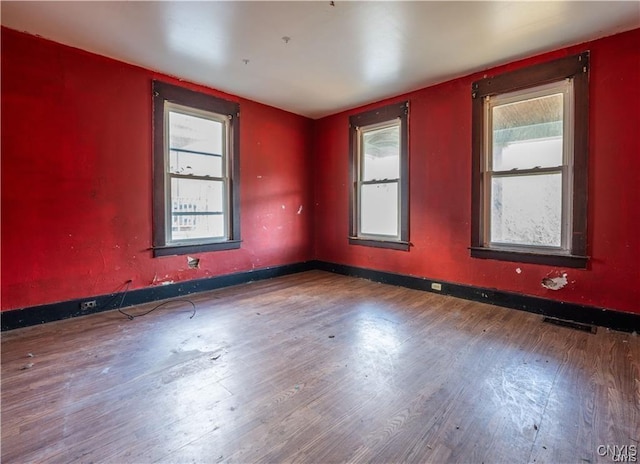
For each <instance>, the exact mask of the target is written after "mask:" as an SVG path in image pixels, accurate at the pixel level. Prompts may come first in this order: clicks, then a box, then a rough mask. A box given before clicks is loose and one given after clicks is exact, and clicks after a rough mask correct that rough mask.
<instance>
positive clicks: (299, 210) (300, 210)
mask: <svg viewBox="0 0 640 464" xmlns="http://www.w3.org/2000/svg"><path fill="white" fill-rule="evenodd" d="M298 214H302V205H300V208H298Z"/></svg>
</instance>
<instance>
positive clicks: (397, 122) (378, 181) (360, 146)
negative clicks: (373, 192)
mask: <svg viewBox="0 0 640 464" xmlns="http://www.w3.org/2000/svg"><path fill="white" fill-rule="evenodd" d="M391 127H397V128H398V131H399V132H400V131H402V121H401V120H400V118H396V119H393V120H390V121H384V122H381V123H377V124H370V125H368V126H361V127H358V128H357V129H356V131H357V134H358V148H357V150H358V168H357V169H358V180H357V186H356V190H357V209H356V215H357V223H358V228H357V231H356V236H357V237H358V238H364V239H372V240H391V241H399V240H400V236H401V224H400V221H401V213H402V192H401V189H400V182H401V177H400V175H401V173H400V169H399V170H398V177H396V178H394V179H387V178H385V179H372V180H363V177H364V163H365V160H364V155H365V153H364V136H365V134H366V133H367V132H371V131H376V130H380V129H387V128H391ZM399 143H400V142H399ZM400 148H401V147H400V146H398V158H399V159H398V163H400V158H401V154H400ZM385 184H396V185H397V189H398V190H397V191H398V198H397V214H396V218H395V221H396V230H397V231H398V232H397V234H395V235H388V234H367V233H363V232H362V189H363V187H364V186H365V185H385ZM389 219H391V218H389Z"/></svg>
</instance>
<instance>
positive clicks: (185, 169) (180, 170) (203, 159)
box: [169, 150, 224, 177]
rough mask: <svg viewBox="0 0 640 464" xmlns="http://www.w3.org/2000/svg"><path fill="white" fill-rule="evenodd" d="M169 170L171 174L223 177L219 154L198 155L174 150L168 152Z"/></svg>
mask: <svg viewBox="0 0 640 464" xmlns="http://www.w3.org/2000/svg"><path fill="white" fill-rule="evenodd" d="M169 172H171V173H173V174H187V175H188V174H193V175H195V176H210V177H224V176H223V172H222V157H221V156H212V155H199V154H194V153H184V152H179V151H175V150H171V151H170V152H169Z"/></svg>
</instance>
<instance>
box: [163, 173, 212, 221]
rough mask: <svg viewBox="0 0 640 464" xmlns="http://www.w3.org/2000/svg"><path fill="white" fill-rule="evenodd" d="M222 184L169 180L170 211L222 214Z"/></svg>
mask: <svg viewBox="0 0 640 464" xmlns="http://www.w3.org/2000/svg"><path fill="white" fill-rule="evenodd" d="M223 205H224V182H222V181H209V180H196V179H175V178H174V179H171V211H172V212H175V213H185V212H217V213H222V212H223Z"/></svg>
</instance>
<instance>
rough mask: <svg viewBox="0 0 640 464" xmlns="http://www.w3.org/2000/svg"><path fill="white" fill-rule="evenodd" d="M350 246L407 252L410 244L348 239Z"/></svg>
mask: <svg viewBox="0 0 640 464" xmlns="http://www.w3.org/2000/svg"><path fill="white" fill-rule="evenodd" d="M349 244H350V245H361V246H369V247H374V248H388V249H391V250H401V251H409V247H410V246H411V244H410V243H409V242H401V241H397V240H394V241H391V240H375V239H371V238H360V237H349Z"/></svg>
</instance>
